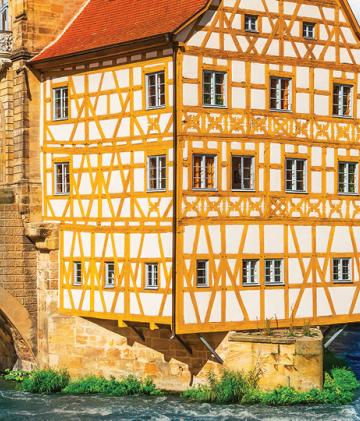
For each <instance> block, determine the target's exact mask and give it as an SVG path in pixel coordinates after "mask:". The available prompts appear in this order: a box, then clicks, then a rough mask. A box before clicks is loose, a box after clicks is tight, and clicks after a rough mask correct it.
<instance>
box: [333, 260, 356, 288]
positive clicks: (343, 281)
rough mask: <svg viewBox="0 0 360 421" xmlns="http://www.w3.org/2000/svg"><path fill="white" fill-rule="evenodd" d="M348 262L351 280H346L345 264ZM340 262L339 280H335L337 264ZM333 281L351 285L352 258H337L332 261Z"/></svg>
mask: <svg viewBox="0 0 360 421" xmlns="http://www.w3.org/2000/svg"><path fill="white" fill-rule="evenodd" d="M345 261H347V262H348V275H349V279H344V273H345V271H344V262H345ZM336 262H338V265H337V266H338V270H337V274H338V279H335V264H336ZM332 277H333V279H332V281H333V282H336V283H351V282H352V259H351V258H350V257H335V258H333V259H332Z"/></svg>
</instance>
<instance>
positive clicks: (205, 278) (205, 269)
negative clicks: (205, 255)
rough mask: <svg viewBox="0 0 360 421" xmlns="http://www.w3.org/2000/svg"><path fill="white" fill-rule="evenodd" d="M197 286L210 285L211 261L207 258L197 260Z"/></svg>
mask: <svg viewBox="0 0 360 421" xmlns="http://www.w3.org/2000/svg"><path fill="white" fill-rule="evenodd" d="M196 286H198V287H208V286H209V262H208V261H207V260H198V261H197V262H196Z"/></svg>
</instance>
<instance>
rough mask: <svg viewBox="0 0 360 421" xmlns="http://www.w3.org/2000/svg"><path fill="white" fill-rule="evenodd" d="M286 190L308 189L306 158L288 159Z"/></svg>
mask: <svg viewBox="0 0 360 421" xmlns="http://www.w3.org/2000/svg"><path fill="white" fill-rule="evenodd" d="M285 182H286V191H288V192H305V191H306V161H305V160H304V159H292V158H288V159H286V180H285Z"/></svg>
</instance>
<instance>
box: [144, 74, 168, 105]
mask: <svg viewBox="0 0 360 421" xmlns="http://www.w3.org/2000/svg"><path fill="white" fill-rule="evenodd" d="M146 102H147V103H146V108H148V109H152V108H161V107H164V106H165V72H156V73H150V74H147V75H146Z"/></svg>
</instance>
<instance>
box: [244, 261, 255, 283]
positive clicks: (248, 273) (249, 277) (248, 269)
mask: <svg viewBox="0 0 360 421" xmlns="http://www.w3.org/2000/svg"><path fill="white" fill-rule="evenodd" d="M242 272H243V284H244V285H258V284H259V261H258V260H243V271H242Z"/></svg>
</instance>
